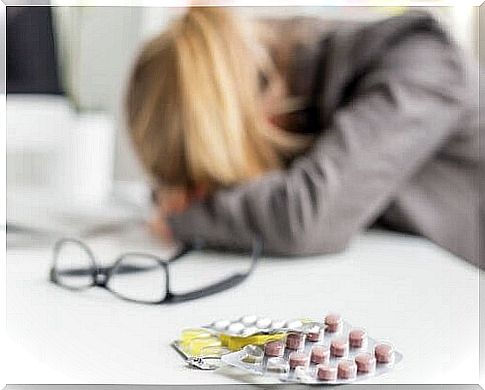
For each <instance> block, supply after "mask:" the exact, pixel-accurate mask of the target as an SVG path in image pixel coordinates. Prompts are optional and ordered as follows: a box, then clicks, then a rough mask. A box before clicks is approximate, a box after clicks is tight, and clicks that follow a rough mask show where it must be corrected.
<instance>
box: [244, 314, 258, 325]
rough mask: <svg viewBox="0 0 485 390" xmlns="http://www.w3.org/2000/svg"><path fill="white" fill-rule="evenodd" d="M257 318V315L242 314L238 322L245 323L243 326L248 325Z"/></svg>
mask: <svg viewBox="0 0 485 390" xmlns="http://www.w3.org/2000/svg"><path fill="white" fill-rule="evenodd" d="M257 319H258V317H256V316H243V317H241V318H240V320H239V321H240V322H241V323H242V324H243V325H245V326H249V325H253V324H254V323H255V322H256V320H257Z"/></svg>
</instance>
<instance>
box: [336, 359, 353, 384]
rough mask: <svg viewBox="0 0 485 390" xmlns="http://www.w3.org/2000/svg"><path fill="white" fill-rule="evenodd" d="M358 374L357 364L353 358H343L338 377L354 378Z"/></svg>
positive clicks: (339, 365)
mask: <svg viewBox="0 0 485 390" xmlns="http://www.w3.org/2000/svg"><path fill="white" fill-rule="evenodd" d="M356 375H357V365H356V364H355V362H354V361H353V360H341V361H340V362H339V364H338V377H339V378H340V379H354V378H355V376H356Z"/></svg>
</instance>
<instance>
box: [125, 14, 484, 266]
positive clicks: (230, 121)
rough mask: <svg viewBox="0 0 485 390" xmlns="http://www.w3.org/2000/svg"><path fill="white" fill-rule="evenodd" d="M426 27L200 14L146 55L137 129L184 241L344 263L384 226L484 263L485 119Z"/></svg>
mask: <svg viewBox="0 0 485 390" xmlns="http://www.w3.org/2000/svg"><path fill="white" fill-rule="evenodd" d="M472 87H473V79H471V80H470V78H469V76H468V75H467V72H466V66H465V64H464V61H463V59H462V55H461V53H460V51H459V50H458V49H457V47H456V46H455V45H454V44H453V43H452V42H451V41H450V39H449V37H448V36H447V34H446V33H445V32H443V30H442V29H441V28H440V26H439V25H438V24H437V23H436V22H435V21H434V20H433V18H431V17H430V16H429V15H427V14H424V13H408V14H405V15H402V16H397V17H394V18H391V19H387V20H384V21H380V22H378V23H367V24H352V25H345V26H339V27H335V26H331V25H329V24H326V23H325V22H323V21H318V20H314V19H292V20H286V21H253V22H244V23H243V22H242V21H241V20H240V19H237V18H235V17H234V15H232V14H231V13H230V11H228V10H227V9H223V8H192V9H190V11H188V13H187V14H186V15H184V16H183V17H182V18H181V19H180V20H177V21H176V22H175V23H174V24H173V25H172V26H171V27H170V28H169V29H168V31H166V32H164V33H162V34H161V35H159V36H158V37H156V38H154V39H153V40H151V41H150V42H148V43H147V44H146V45H145V46H144V48H143V50H142V52H141V54H140V56H139V58H138V60H137V62H136V64H135V68H134V71H133V74H132V77H131V80H130V84H129V90H128V97H127V112H128V125H129V128H130V130H131V134H132V138H133V141H134V145H135V148H136V150H137V152H138V155H139V157H140V159H141V161H142V163H143V165H144V166H145V167H146V169H147V171H148V172H149V173H150V174H151V177H152V178H153V180H154V184H155V185H156V186H157V187H158V188H160V190H159V192H158V199H159V203H160V213H159V222H158V226H159V227H160V228H163V229H162V232H163V234H164V235H165V236H168V235H169V234H171V235H172V236H173V237H174V238H175V239H178V240H191V239H193V238H195V237H198V238H202V239H205V240H206V241H207V242H209V243H210V244H211V245H216V246H222V247H228V248H233V249H247V248H248V247H249V246H250V243H251V239H252V237H253V236H254V235H255V234H257V235H259V236H260V237H262V239H263V242H264V247H265V250H266V252H268V253H274V254H284V255H309V254H317V253H329V252H336V251H340V250H342V249H343V248H345V246H346V245H347V244H348V242H349V241H350V239H351V238H352V237H353V236H354V235H355V234H356V233H357V232H359V231H361V230H362V229H364V228H366V227H367V226H370V225H372V224H374V223H380V224H383V225H385V226H387V227H390V228H393V229H397V230H400V231H406V232H411V233H415V234H421V235H423V236H426V237H428V238H429V239H431V240H432V241H434V242H436V243H437V244H439V245H441V246H443V247H444V248H447V249H449V250H450V251H452V252H453V253H455V254H457V255H459V256H462V257H464V258H467V259H468V260H470V261H474V262H476V261H477V256H478V231H477V226H478V219H477V218H478V216H477V214H478V203H477V200H478V190H477V188H476V183H475V175H476V168H477V164H478V149H477V148H478V146H477V144H478V142H477V140H478V125H477V107H476V104H475V100H476V99H475V95H474V92H473V88H472Z"/></svg>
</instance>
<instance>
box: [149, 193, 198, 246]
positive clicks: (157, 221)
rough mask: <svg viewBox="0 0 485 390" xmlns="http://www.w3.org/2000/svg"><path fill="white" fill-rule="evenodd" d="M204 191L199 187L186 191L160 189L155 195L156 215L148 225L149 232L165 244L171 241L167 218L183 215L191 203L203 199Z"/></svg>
mask: <svg viewBox="0 0 485 390" xmlns="http://www.w3.org/2000/svg"><path fill="white" fill-rule="evenodd" d="M205 194H206V191H205V190H204V189H203V188H202V187H199V188H198V189H196V190H192V191H188V190H187V189H185V188H161V189H159V190H157V192H156V194H155V202H156V213H155V216H154V218H153V219H152V220H151V221H150V223H149V228H150V231H151V232H152V233H153V234H154V235H155V236H157V237H161V238H162V239H163V240H164V241H165V242H167V243H170V242H172V241H173V235H172V232H171V231H170V227H169V225H168V223H167V217H168V216H170V215H176V214H180V213H183V212H184V211H185V210H186V209H187V208H188V207H189V206H190V204H191V203H192V202H194V201H196V200H201V199H203V198H204V196H205Z"/></svg>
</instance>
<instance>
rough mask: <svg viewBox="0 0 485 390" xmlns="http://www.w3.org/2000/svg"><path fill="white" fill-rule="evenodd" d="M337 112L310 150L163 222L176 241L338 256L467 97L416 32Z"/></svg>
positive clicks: (447, 55)
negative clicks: (256, 238)
mask: <svg viewBox="0 0 485 390" xmlns="http://www.w3.org/2000/svg"><path fill="white" fill-rule="evenodd" d="M374 69H375V70H374V71H372V72H370V73H369V74H368V75H367V76H365V77H364V78H363V80H362V82H361V83H360V84H359V87H358V89H357V92H356V93H355V95H354V98H353V99H352V101H351V102H349V103H348V104H347V105H346V106H345V107H343V108H341V109H339V110H338V111H337V112H336V114H335V116H334V118H333V124H332V125H331V126H330V127H329V128H328V129H325V131H323V133H322V134H323V135H322V136H321V137H320V138H319V139H318V140H317V141H316V143H315V145H314V147H313V148H312V150H311V151H310V152H309V153H308V154H307V155H305V156H303V157H302V158H299V159H297V160H296V161H295V162H294V163H293V164H292V166H291V168H290V169H289V170H288V171H285V172H272V173H269V174H267V175H265V176H264V177H262V178H260V179H258V180H256V181H254V182H250V183H247V184H244V185H241V186H238V187H235V188H232V189H228V190H221V191H218V192H217V193H215V194H213V196H212V197H210V199H208V200H206V201H204V202H197V203H195V204H193V205H191V206H190V207H189V208H188V209H187V210H186V211H185V212H183V213H182V214H179V215H176V216H172V217H170V218H169V223H170V226H171V228H172V230H173V232H174V235H175V237H176V238H178V239H181V240H190V239H192V238H194V237H199V238H203V239H206V240H207V241H208V242H209V243H210V244H213V245H217V246H225V247H231V248H238V249H246V248H248V247H249V246H250V243H251V237H252V235H253V234H259V235H260V236H261V237H262V238H263V242H264V246H265V251H266V252H269V253H277V254H288V255H305V254H314V253H326V252H335V251H339V250H341V249H342V248H344V247H345V246H346V244H347V243H348V241H349V239H350V238H351V237H352V236H353V235H354V234H355V233H356V232H358V231H359V230H360V229H362V228H364V227H366V226H367V225H368V224H369V223H371V222H372V221H373V220H374V219H375V218H376V217H377V216H378V215H379V214H380V213H381V212H382V211H383V210H384V209H385V208H386V206H387V205H388V204H389V202H390V201H391V200H392V198H393V196H394V195H395V194H396V193H397V192H398V191H399V187H400V185H402V184H403V183H404V182H406V180H408V178H409V177H410V176H412V175H413V174H414V173H415V172H416V171H417V170H418V169H419V168H420V167H421V166H422V165H423V163H425V162H426V161H427V160H428V159H430V158H431V157H432V156H433V154H434V153H435V152H436V151H437V150H438V149H439V148H440V147H441V146H442V145H443V144H444V143H445V142H446V141H447V139H448V137H449V136H450V135H451V133H452V132H453V131H454V129H455V128H456V125H457V123H458V120H459V117H460V114H461V113H462V112H463V107H464V100H465V99H466V95H467V87H466V82H465V74H464V66H463V64H462V61H461V57H460V55H459V53H458V51H457V50H456V49H455V48H454V47H453V46H452V45H450V44H449V43H447V42H445V41H444V40H443V39H442V37H435V36H434V35H432V34H430V33H424V32H423V33H419V34H414V35H412V36H409V37H408V38H406V39H404V40H403V41H401V42H400V43H399V44H397V45H395V46H394V47H393V48H391V49H390V51H389V52H388V53H387V54H386V55H385V57H384V58H383V59H382V60H381V62H380V64H379V65H378V66H376V67H375V68H374Z"/></svg>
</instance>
